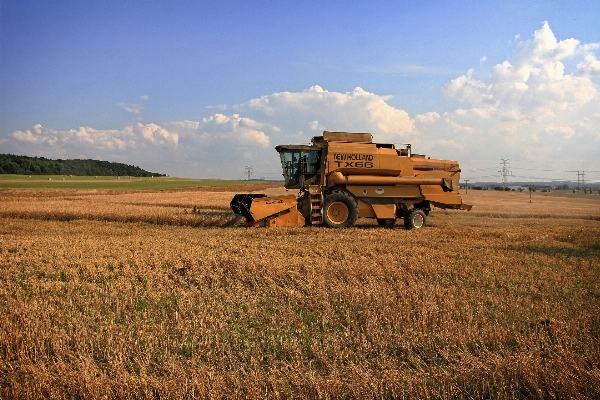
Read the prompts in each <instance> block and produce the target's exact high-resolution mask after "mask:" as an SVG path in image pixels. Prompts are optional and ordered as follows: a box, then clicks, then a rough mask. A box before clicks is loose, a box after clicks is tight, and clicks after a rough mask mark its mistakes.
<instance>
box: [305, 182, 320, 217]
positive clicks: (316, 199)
mask: <svg viewBox="0 0 600 400" xmlns="http://www.w3.org/2000/svg"><path fill="white" fill-rule="evenodd" d="M308 196H309V200H310V224H311V225H321V224H322V223H323V191H322V189H321V186H319V185H310V186H309V187H308Z"/></svg>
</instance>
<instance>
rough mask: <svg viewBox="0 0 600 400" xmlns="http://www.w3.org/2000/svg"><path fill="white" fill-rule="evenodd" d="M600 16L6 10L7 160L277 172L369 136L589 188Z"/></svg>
mask: <svg viewBox="0 0 600 400" xmlns="http://www.w3.org/2000/svg"><path fill="white" fill-rule="evenodd" d="M599 20H600V4H599V3H598V2H596V1H580V2H577V1H575V2H574V1H528V2H523V1H506V2H474V1H462V2H461V1H457V2H446V1H438V2H434V1H431V2H428V1H368V2H367V1H365V2H361V1H355V2H350V1H314V2H313V1H302V2H300V1H297V2H292V1H277V2H276V1H260V2H258V1H220V2H217V1H215V2H213V1H169V2H167V1H114V2H113V1H102V2H91V1H89V2H88V1H74V2H69V1H10V0H1V1H0V152H3V153H6V152H9V153H14V154H23V155H29V156H45V157H50V158H93V159H102V160H110V161H119V162H126V163H128V164H135V165H139V166H140V167H142V168H145V169H148V170H151V171H155V172H162V173H167V174H169V175H172V176H185V177H202V178H209V177H214V178H241V177H242V176H243V173H244V167H245V166H247V165H251V166H253V168H254V171H255V176H256V177H267V178H271V177H278V176H280V174H281V172H280V166H279V164H278V158H277V153H276V152H275V150H274V146H275V145H277V144H286V143H308V141H309V140H310V137H312V136H314V135H317V134H319V133H320V132H321V131H322V130H348V131H369V132H372V133H373V134H374V137H375V140H377V141H381V142H393V143H406V142H412V143H413V148H414V149H415V151H417V152H421V153H426V154H427V155H430V156H432V157H436V158H451V159H456V160H458V161H459V162H460V164H461V167H462V169H463V177H464V178H465V179H475V180H477V179H478V178H479V177H482V178H483V177H485V180H499V179H500V176H499V174H498V172H497V171H498V170H499V169H500V167H499V165H500V159H501V158H504V159H506V158H508V159H509V160H510V166H511V168H513V169H514V170H513V174H514V175H515V178H514V179H515V180H516V179H517V177H518V176H530V177H533V178H561V179H575V180H576V178H577V175H576V173H571V172H566V171H577V170H587V171H600V97H599V93H600V62H599V61H598V57H600V49H599V45H598V43H600V28H598V21H599ZM557 155H560V156H559V157H558V159H557ZM547 170H550V171H547ZM594 178H595V179H598V180H600V172H589V173H586V179H594ZM482 180H483V179H482Z"/></svg>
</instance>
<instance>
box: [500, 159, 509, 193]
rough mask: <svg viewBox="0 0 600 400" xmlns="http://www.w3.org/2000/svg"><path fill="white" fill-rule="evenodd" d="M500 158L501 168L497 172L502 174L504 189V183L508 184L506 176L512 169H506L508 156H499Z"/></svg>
mask: <svg viewBox="0 0 600 400" xmlns="http://www.w3.org/2000/svg"><path fill="white" fill-rule="evenodd" d="M500 160H502V169H501V170H500V171H498V172H500V174H501V175H502V187H503V188H504V189H506V185H507V184H508V176H509V175H512V171H510V170H509V169H508V158H507V159H504V158H501V159H500Z"/></svg>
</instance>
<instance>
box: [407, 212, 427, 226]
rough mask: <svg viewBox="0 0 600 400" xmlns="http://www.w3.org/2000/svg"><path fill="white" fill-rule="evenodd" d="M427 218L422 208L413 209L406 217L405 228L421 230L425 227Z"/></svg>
mask: <svg viewBox="0 0 600 400" xmlns="http://www.w3.org/2000/svg"><path fill="white" fill-rule="evenodd" d="M426 222H427V216H426V215H425V213H424V212H423V210H421V209H420V208H413V209H412V210H410V211H408V212H407V213H406V215H405V216H404V227H405V228H406V229H419V228H422V227H424V226H425V223H426Z"/></svg>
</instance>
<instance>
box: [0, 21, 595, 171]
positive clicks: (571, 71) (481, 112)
mask: <svg viewBox="0 0 600 400" xmlns="http://www.w3.org/2000/svg"><path fill="white" fill-rule="evenodd" d="M517 39H519V35H517V36H516V37H515V40H517ZM598 48H600V45H599V44H598V43H588V44H582V43H580V41H578V40H576V39H565V40H557V39H556V37H555V36H554V34H553V33H552V31H551V29H550V27H549V25H548V24H547V23H544V24H543V25H542V27H541V28H540V29H539V30H537V31H536V32H535V33H534V35H533V37H532V38H530V39H527V40H524V41H521V42H519V43H517V44H516V46H515V52H514V55H513V56H512V57H510V58H509V59H507V60H505V61H503V62H500V63H498V64H496V65H494V66H491V67H490V68H489V69H485V70H484V71H478V73H475V70H473V69H471V70H469V71H467V72H466V73H465V74H463V75H461V76H458V77H456V78H455V79H453V80H451V81H450V82H448V84H447V85H446V86H444V88H443V90H442V91H443V93H444V94H445V95H446V96H447V97H449V98H451V99H456V100H458V101H460V102H462V103H463V104H462V105H461V107H460V108H454V109H451V110H450V111H446V112H438V111H428V112H422V113H420V114H417V115H414V116H413V117H411V116H410V115H409V114H408V113H407V112H406V111H404V110H402V109H400V108H396V107H394V106H392V105H390V104H389V100H390V96H387V95H385V94H376V93H372V92H369V91H367V90H364V89H363V88H361V87H356V88H354V89H353V90H350V91H348V92H337V91H330V90H327V89H326V88H323V87H322V86H319V85H314V86H312V87H310V88H308V89H306V90H303V91H298V92H289V91H282V92H277V93H272V94H267V95H264V96H261V97H259V98H254V99H249V100H248V101H245V102H243V103H240V104H234V105H222V106H214V107H213V106H209V107H207V108H208V109H213V111H210V115H207V116H206V117H204V118H199V119H198V120H190V119H184V120H181V121H172V122H165V123H160V124H158V123H145V124H143V123H141V122H137V123H131V124H129V125H127V126H126V127H124V128H123V129H114V130H101V129H94V128H91V127H80V128H78V129H71V130H66V131H56V130H52V129H49V128H45V127H43V126H41V125H40V124H37V125H35V126H33V127H32V128H31V129H29V130H25V131H15V132H13V133H12V136H11V138H10V145H11V146H13V145H14V144H15V143H16V144H19V145H21V146H23V147H22V148H28V149H32V148H34V149H38V153H43V154H44V155H45V156H48V155H49V154H60V155H61V156H62V157H65V156H69V154H77V155H79V154H90V155H93V156H94V158H102V159H110V160H114V159H119V157H121V159H123V161H125V162H128V163H131V162H136V161H137V162H138V163H139V162H140V161H144V162H145V164H144V165H147V166H146V168H147V169H152V170H154V171H160V172H165V173H168V174H170V175H179V176H193V177H216V178H231V177H234V178H235V177H239V178H241V177H243V171H244V168H245V166H246V165H248V163H249V161H250V160H251V161H252V166H253V168H254V171H255V176H256V177H261V174H263V173H264V174H266V173H269V174H273V175H277V174H278V173H280V165H279V159H278V156H277V154H276V152H275V151H274V149H273V146H275V145H277V144H302V143H304V144H307V143H309V141H310V138H311V137H312V136H314V135H318V134H320V132H321V131H323V130H332V131H354V132H371V133H373V135H374V139H375V140H376V141H378V142H391V143H408V142H410V143H412V144H413V149H414V150H415V152H417V153H425V154H427V155H430V156H432V157H437V158H450V159H457V160H459V162H460V163H461V166H463V170H465V171H466V170H468V169H469V165H472V164H476V163H478V162H483V161H481V160H487V161H486V162H487V163H488V165H489V162H490V160H499V159H500V158H510V159H511V160H516V159H519V158H521V159H524V160H532V161H536V162H539V163H545V165H551V166H552V168H553V169H560V168H561V167H559V166H560V164H561V163H575V162H580V161H581V160H584V161H585V162H586V163H587V164H585V165H589V166H588V167H586V168H590V169H595V170H599V169H600V165H599V164H598V161H597V160H598V159H600V146H599V145H598V143H600V129H599V128H598V127H599V126H600V90H599V89H600V88H599V87H598V77H600V61H599V60H598V58H597V55H596V54H594V51H595V50H597V49H598ZM485 61H486V57H482V58H481V59H480V63H479V65H478V67H479V68H483V67H482V65H485ZM482 76H487V77H486V78H477V77H482ZM146 100H148V96H140V97H139V101H140V103H143V102H144V101H146ZM449 104H452V103H449ZM121 106H122V107H124V108H125V109H128V111H129V112H133V113H139V112H140V110H141V109H142V104H129V103H121ZM3 146H4V147H6V145H5V144H4V143H3ZM12 148H14V146H13V147H12ZM52 151H54V153H52ZM71 157H72V156H71ZM147 163H150V164H149V165H148V164H147ZM583 166H584V165H582V167H583ZM577 168H579V167H577ZM564 169H574V168H573V167H571V168H564ZM273 175H271V176H273ZM467 179H468V177H467Z"/></svg>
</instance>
